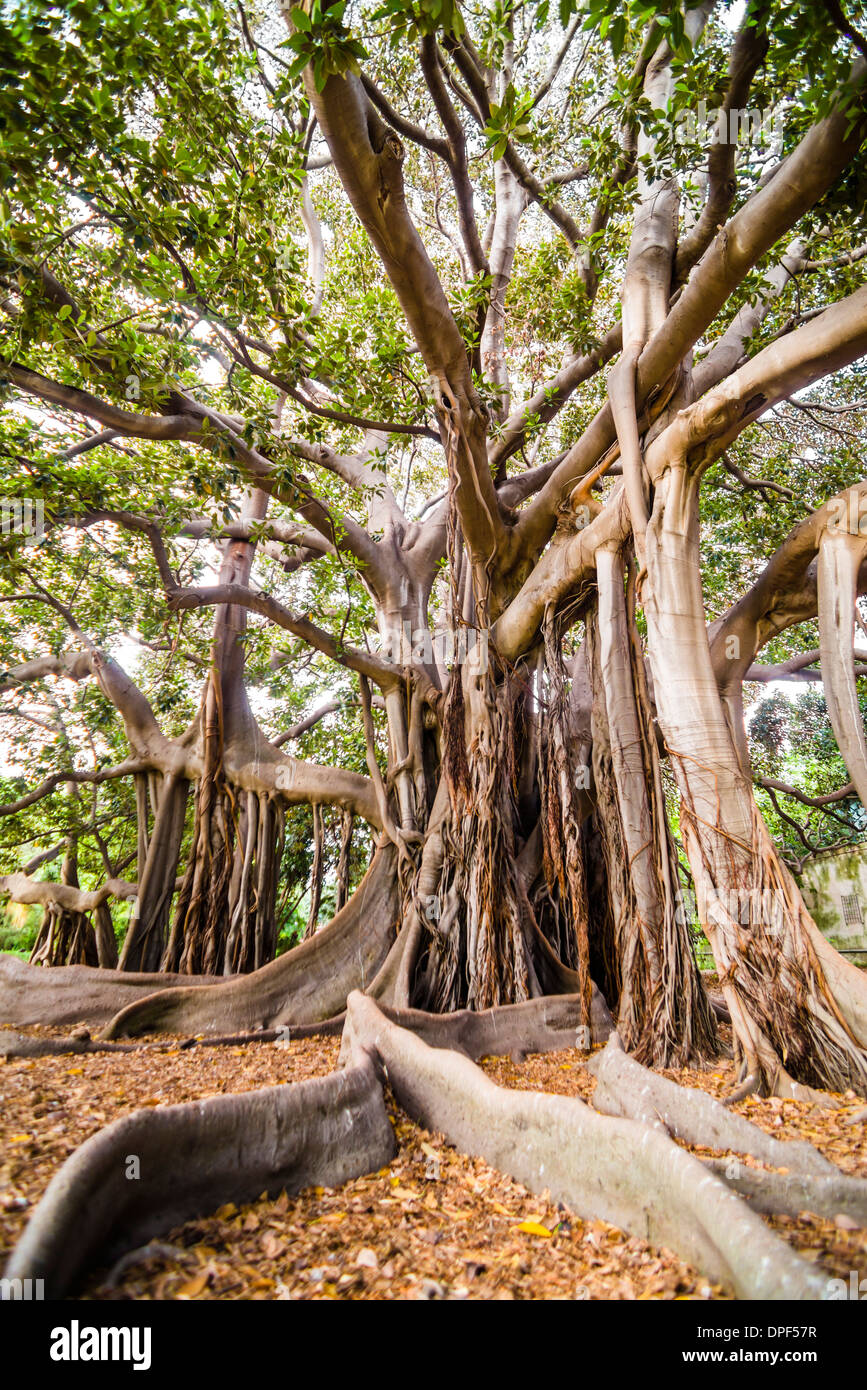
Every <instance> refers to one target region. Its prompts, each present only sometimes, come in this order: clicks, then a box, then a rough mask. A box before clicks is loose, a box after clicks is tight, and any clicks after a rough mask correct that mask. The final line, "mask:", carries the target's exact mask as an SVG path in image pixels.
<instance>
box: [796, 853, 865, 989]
mask: <svg viewBox="0 0 867 1390" xmlns="http://www.w3.org/2000/svg"><path fill="white" fill-rule="evenodd" d="M799 882H800V887H801V891H802V893H803V894H804V901H805V902H806V904H807V907H808V908H809V909H810V912H811V913H812V914H813V918H814V920H815V922H816V925H817V926H818V927H819V929H820V930H821V932H822V933H823V935H824V936H826V937H827V938H828V940H829V941H830V942H831V945H832V946H836V948H837V950H838V951H844V952H845V953H846V959H847V960H850V961H852V962H853V963H854V964H855V965H867V841H865V842H863V843H861V844H857V845H846V846H844V847H842V848H840V849H831V850H822V851H820V852H819V853H818V854H814V855H811V857H810V858H809V859H808V860H807V862H806V863H805V864H804V866H803V869H802V871H801V875H800V879H799ZM853 953H854V954H853Z"/></svg>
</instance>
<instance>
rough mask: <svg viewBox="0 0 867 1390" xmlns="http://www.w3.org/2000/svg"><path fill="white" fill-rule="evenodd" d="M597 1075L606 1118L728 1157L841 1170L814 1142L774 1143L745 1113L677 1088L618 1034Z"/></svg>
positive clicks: (598, 1062)
mask: <svg viewBox="0 0 867 1390" xmlns="http://www.w3.org/2000/svg"><path fill="white" fill-rule="evenodd" d="M588 1070H589V1071H591V1072H592V1073H593V1075H594V1076H595V1077H596V1091H595V1093H594V1096H593V1104H594V1106H595V1107H596V1109H597V1110H600V1111H602V1112H603V1113H604V1114H606V1115H620V1116H623V1117H624V1118H626V1119H630V1120H639V1121H640V1122H641V1123H642V1124H646V1125H649V1126H650V1127H651V1128H652V1129H655V1130H657V1131H659V1132H664V1133H666V1134H669V1135H670V1136H671V1138H672V1139H680V1140H681V1141H682V1142H683V1143H685V1144H699V1145H704V1146H705V1147H707V1148H711V1149H721V1150H722V1151H723V1152H724V1153H737V1154H747V1155H749V1156H750V1157H751V1158H755V1159H757V1160H758V1161H759V1162H760V1163H767V1164H770V1165H771V1166H772V1167H774V1168H787V1169H788V1170H789V1172H790V1173H800V1174H808V1175H813V1176H816V1177H823V1176H824V1177H831V1176H835V1177H839V1176H840V1173H839V1170H838V1169H837V1168H836V1167H835V1166H834V1164H833V1163H831V1162H829V1160H828V1159H827V1158H825V1157H824V1156H823V1155H822V1154H820V1153H819V1150H818V1149H815V1148H814V1147H813V1145H812V1144H808V1143H805V1142H804V1141H801V1140H781V1139H774V1138H773V1137H772V1136H771V1135H770V1134H766V1133H765V1131H764V1130H763V1129H759V1127H758V1125H754V1124H752V1123H751V1122H750V1121H749V1120H747V1119H745V1118H744V1116H743V1115H737V1114H733V1113H732V1112H731V1111H730V1110H728V1109H726V1107H725V1106H724V1105H722V1104H721V1103H720V1102H719V1101H718V1100H714V1098H713V1096H709V1095H708V1094H707V1092H706V1091H699V1090H693V1089H692V1088H691V1087H688V1086H679V1085H678V1084H677V1082H675V1081H669V1080H668V1079H667V1078H666V1077H664V1076H660V1075H658V1073H656V1072H652V1071H649V1070H648V1069H647V1067H643V1066H642V1065H641V1063H640V1062H636V1061H635V1059H634V1058H633V1057H630V1056H628V1055H627V1053H625V1052H624V1051H623V1048H622V1046H621V1043H620V1039H619V1037H618V1036H617V1034H616V1033H614V1034H612V1036H611V1037H610V1038H609V1040H608V1045H607V1046H606V1047H605V1048H604V1049H603V1050H602V1051H601V1052H599V1053H597V1054H596V1056H595V1057H593V1058H592V1059H591V1061H590V1062H589V1063H588Z"/></svg>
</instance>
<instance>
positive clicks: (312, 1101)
mask: <svg viewBox="0 0 867 1390" xmlns="http://www.w3.org/2000/svg"><path fill="white" fill-rule="evenodd" d="M394 1152H395V1141H394V1134H393V1132H392V1128H391V1125H390V1123H389V1120H388V1117H387V1115H386V1111H385V1104H384V1100H383V1095H382V1089H381V1086H380V1083H379V1081H378V1079H377V1077H376V1074H375V1072H374V1068H373V1066H372V1065H371V1063H370V1062H368V1061H365V1059H363V1058H362V1059H360V1061H359V1063H358V1065H356V1066H353V1067H352V1068H350V1069H349V1070H347V1071H343V1072H334V1073H332V1074H331V1075H330V1076H327V1077H323V1078H318V1077H317V1078H315V1079H314V1080H311V1081H302V1082H299V1083H297V1084H296V1085H294V1086H271V1087H267V1088H265V1089H263V1090H259V1091H247V1092H245V1093H242V1094H240V1095H230V1096H216V1097H213V1098H211V1099H210V1100H206V1101H193V1102H191V1103H189V1104H186V1105H172V1106H166V1107H165V1108H162V1109H158V1110H140V1111H136V1112H135V1113H134V1114H132V1115H130V1116H127V1117H125V1118H124V1119H121V1120H117V1121H116V1122H115V1123H114V1124H112V1125H109V1126H108V1127H107V1128H106V1129H103V1130H100V1131H99V1133H98V1134H95V1135H94V1136H93V1137H92V1138H91V1139H88V1140H87V1141H86V1142H85V1143H84V1144H82V1146H81V1148H79V1149H77V1150H76V1151H75V1153H74V1154H73V1155H72V1156H71V1158H69V1159H68V1160H67V1161H66V1163H64V1164H63V1167H62V1168H61V1169H60V1170H59V1172H58V1173H57V1174H56V1175H55V1177H54V1178H53V1179H52V1181H51V1183H50V1185H49V1187H48V1189H47V1190H46V1192H45V1195H44V1197H43V1198H42V1201H41V1202H40V1203H39V1205H38V1207H37V1208H36V1211H35V1212H34V1214H33V1217H32V1218H31V1221H30V1223H29V1225H28V1226H27V1229H26V1230H25V1233H24V1235H23V1237H22V1239H21V1240H20V1241H19V1243H18V1245H17V1246H16V1248H15V1251H14V1252H13V1255H12V1258H11V1260H10V1262H9V1265H8V1267H7V1270H6V1275H7V1277H8V1278H10V1279H37V1278H41V1279H45V1281H46V1291H47V1294H48V1296H49V1297H50V1298H60V1297H62V1296H63V1294H64V1293H65V1292H66V1291H67V1290H68V1289H69V1287H70V1286H71V1284H72V1283H73V1282H74V1280H75V1279H76V1277H77V1276H78V1274H79V1273H80V1272H81V1271H82V1270H83V1269H84V1268H86V1267H87V1266H88V1265H91V1264H93V1263H94V1261H95V1260H96V1259H104V1260H114V1259H116V1258H117V1257H118V1256H119V1255H120V1254H122V1253H123V1252H124V1251H126V1250H130V1249H133V1248H135V1247H137V1246H140V1245H142V1244H143V1243H144V1242H146V1241H147V1240H148V1239H150V1237H152V1236H155V1235H159V1234H161V1233H163V1232H166V1231H169V1230H171V1229H172V1227H173V1226H176V1225H177V1224H178V1223H179V1222H181V1221H183V1220H185V1219H187V1218H188V1217H191V1216H197V1215H202V1214H205V1213H207V1212H210V1211H214V1210H215V1209H216V1208H218V1207H219V1206H220V1205H221V1204H222V1203H223V1202H226V1201H228V1200H229V1199H233V1200H236V1201H238V1200H247V1201H250V1200H252V1199H253V1198H254V1197H256V1196H258V1195H259V1194H260V1193H264V1192H268V1193H271V1194H272V1195H276V1194H278V1193H279V1192H281V1191H283V1190H284V1189H285V1190H286V1191H287V1192H297V1191H299V1190H300V1189H301V1188H303V1187H305V1186H307V1185H308V1184H310V1183H323V1184H327V1185H329V1186H336V1185H337V1184H338V1183H341V1182H344V1181H346V1180H347V1179H348V1178H352V1177H357V1176H359V1175H360V1174H362V1173H368V1172H370V1171H371V1170H372V1169H375V1168H378V1167H380V1166H381V1165H382V1164H383V1163H386V1162H387V1161H388V1160H389V1159H390V1158H391V1157H392V1155H393V1154H394ZM131 1160H136V1161H137V1163H138V1172H137V1180H135V1181H133V1180H131V1174H130V1167H129V1165H130V1162H131Z"/></svg>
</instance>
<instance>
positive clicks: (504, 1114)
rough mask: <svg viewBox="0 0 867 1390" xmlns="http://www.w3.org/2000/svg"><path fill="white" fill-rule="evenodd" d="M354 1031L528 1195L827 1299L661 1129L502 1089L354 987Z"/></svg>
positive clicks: (461, 1140) (750, 1288) (782, 1290)
mask: <svg viewBox="0 0 867 1390" xmlns="http://www.w3.org/2000/svg"><path fill="white" fill-rule="evenodd" d="M347 1035H348V1038H349V1048H350V1056H351V1058H352V1059H353V1061H356V1062H357V1060H358V1059H360V1058H361V1057H363V1056H364V1055H368V1056H370V1057H371V1058H373V1059H378V1060H379V1061H380V1062H381V1063H382V1064H383V1065H384V1066H385V1068H386V1071H387V1073H388V1080H389V1084H390V1086H391V1088H392V1090H393V1092H394V1095H395V1097H396V1099H397V1101H398V1102H399V1104H400V1105H401V1106H403V1108H404V1109H405V1110H406V1111H407V1113H408V1114H409V1115H410V1116H411V1117H412V1118H413V1119H414V1120H416V1121H418V1122H419V1123H420V1124H423V1125H425V1126H426V1127H427V1128H428V1129H432V1130H435V1131H439V1132H440V1133H442V1134H444V1135H445V1137H446V1139H447V1140H448V1141H449V1142H450V1143H452V1144H454V1145H455V1147H456V1148H458V1149H460V1150H462V1151H463V1152H465V1153H468V1154H472V1155H474V1156H478V1157H481V1158H484V1159H485V1160H486V1161H487V1162H488V1163H491V1164H492V1165H493V1166H494V1167H496V1168H499V1169H500V1171H501V1172H504V1173H508V1174H509V1175H511V1176H512V1177H513V1178H515V1179H517V1180H518V1181H519V1182H522V1183H524V1184H525V1185H526V1186H527V1187H528V1188H530V1189H531V1191H534V1192H541V1191H543V1190H547V1191H549V1192H550V1194H551V1196H552V1198H553V1199H554V1200H555V1201H562V1202H563V1203H564V1204H566V1205H567V1206H568V1207H569V1208H570V1209H571V1210H572V1211H573V1212H575V1213H576V1214H577V1215H578V1216H581V1217H584V1218H588V1219H593V1218H601V1219H602V1220H605V1221H609V1222H611V1223H612V1224H614V1225H616V1226H619V1227H621V1229H623V1230H626V1231H629V1232H631V1233H633V1234H635V1235H639V1236H641V1237H642V1238H643V1239H645V1240H648V1241H651V1242H652V1243H653V1244H655V1245H663V1246H666V1247H668V1248H669V1249H671V1250H673V1251H675V1252H676V1253H677V1254H678V1255H679V1256H680V1258H682V1259H684V1260H687V1261H688V1262H689V1263H691V1264H692V1265H693V1266H695V1267H696V1268H698V1269H700V1270H701V1271H702V1272H703V1273H704V1274H706V1275H707V1276H709V1277H710V1278H711V1279H714V1280H716V1281H718V1282H720V1283H722V1284H724V1285H726V1286H728V1287H730V1288H733V1289H734V1291H735V1292H736V1293H737V1294H738V1296H739V1297H741V1298H752V1299H822V1298H825V1297H828V1296H829V1281H828V1279H827V1278H826V1277H824V1276H823V1275H821V1274H820V1273H818V1272H817V1271H816V1270H814V1269H812V1268H811V1267H810V1266H809V1265H808V1264H807V1263H806V1262H805V1261H804V1260H802V1259H801V1258H800V1257H799V1256H798V1255H796V1254H795V1253H794V1251H792V1250H791V1249H790V1248H789V1247H788V1246H787V1245H786V1244H785V1242H783V1241H782V1240H780V1239H779V1238H778V1237H776V1236H775V1235H773V1234H772V1233H771V1231H769V1230H768V1228H767V1227H766V1226H765V1224H764V1223H763V1221H762V1220H761V1218H760V1217H759V1216H757V1215H756V1214H755V1213H754V1212H752V1211H750V1209H749V1207H748V1206H747V1205H746V1203H745V1202H743V1201H742V1200H741V1199H740V1198H739V1197H738V1196H737V1195H736V1194H735V1193H734V1192H733V1191H731V1190H730V1188H728V1187H727V1186H726V1184H725V1183H723V1182H721V1181H720V1180H719V1179H718V1178H717V1177H716V1176H715V1174H713V1173H711V1172H709V1171H708V1170H707V1168H706V1167H705V1166H704V1164H702V1163H701V1162H700V1161H699V1160H698V1159H697V1158H694V1157H693V1156H692V1155H691V1154H689V1153H687V1152H686V1151H685V1150H684V1149H681V1148H679V1147H678V1146H677V1144H675V1143H674V1142H673V1141H672V1140H671V1139H670V1138H668V1136H667V1135H666V1134H664V1133H661V1132H660V1131H659V1129H657V1128H651V1127H650V1126H649V1125H646V1124H636V1123H635V1122H634V1121H632V1120H622V1119H615V1118H611V1117H608V1116H603V1115H599V1114H597V1113H596V1112H595V1111H594V1110H591V1109H590V1107H589V1106H587V1105H585V1104H584V1102H583V1101H580V1100H577V1099H575V1098H572V1097H566V1096H555V1095H545V1094H540V1093H539V1092H527V1091H512V1090H507V1089H505V1088H503V1087H500V1086H497V1085H495V1084H494V1082H492V1081H491V1080H489V1078H488V1077H487V1076H486V1075H485V1073H484V1072H483V1071H481V1070H480V1069H479V1068H478V1067H476V1066H475V1065H474V1063H473V1062H471V1061H470V1060H469V1059H468V1058H467V1057H463V1056H461V1055H460V1054H459V1053H457V1052H456V1051H454V1050H451V1049H447V1050H440V1049H436V1048H431V1047H429V1046H428V1045H427V1043H425V1042H423V1041H422V1039H421V1038H419V1037H416V1036H415V1034H414V1033H412V1032H410V1031H408V1030H407V1029H405V1028H401V1027H399V1026H398V1025H396V1024H395V1023H392V1022H391V1021H390V1020H389V1019H388V1018H386V1016H385V1015H384V1014H383V1013H382V1011H381V1010H380V1009H378V1008H377V1006H376V1004H375V1003H374V1002H373V1000H371V999H368V998H366V997H365V996H364V995H361V994H358V993H353V994H352V995H350V997H349V1000H348V1001H347V1022H346V1033H345V1034H344V1036H345V1037H346V1036H347Z"/></svg>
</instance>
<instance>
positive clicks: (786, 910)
mask: <svg viewBox="0 0 867 1390" xmlns="http://www.w3.org/2000/svg"><path fill="white" fill-rule="evenodd" d="M645 612H646V615H647V624H648V645H649V652H650V659H651V663H652V667H653V676H654V692H655V696H656V704H657V710H658V713H659V720H660V725H661V728H662V731H663V735H664V737H665V742H666V746H667V749H668V752H669V756H670V759H671V763H672V768H673V770H674V773H675V776H676V778H677V783H678V788H679V790H680V795H681V825H682V827H683V834H684V845H685V848H686V852H687V855H688V857H689V862H690V867H691V869H692V873H693V877H694V880H695V885H696V893H697V897H698V907H699V913H700V916H701V921H702V924H703V926H704V928H705V931H706V932H707V934H708V937H709V940H710V943H711V946H712V948H713V952H714V958H715V960H716V963H717V968H718V970H719V974H720V980H721V984H722V987H723V991H724V994H725V998H726V1002H727V1004H728V1007H729V1010H730V1012H731V1016H732V1022H733V1025H734V1031H735V1037H736V1039H737V1044H738V1049H739V1054H740V1060H741V1071H742V1076H743V1078H744V1079H745V1081H748V1082H749V1084H750V1085H756V1086H761V1087H762V1088H764V1089H766V1090H770V1091H772V1092H774V1093H776V1094H781V1095H792V1094H798V1093H799V1087H798V1085H797V1084H796V1081H795V1080H793V1078H797V1081H800V1082H806V1083H808V1084H812V1085H817V1086H826V1087H830V1088H831V1089H833V1090H845V1089H846V1088H847V1087H849V1086H857V1087H858V1088H859V1089H861V1090H863V1089H864V1088H865V1086H867V1057H865V1053H864V1050H863V1049H864V1046H865V1044H867V1011H864V1009H863V1005H861V1004H859V1002H858V1001H857V999H853V998H852V995H854V994H855V990H854V989H852V990H851V992H850V994H849V995H847V994H845V993H844V991H843V990H842V989H840V990H837V988H836V987H837V978H836V977H837V976H838V975H840V976H843V975H845V973H846V972H844V971H841V970H840V969H839V967H838V966H837V965H836V960H837V959H839V958H838V957H837V956H836V952H835V953H834V956H833V958H832V957H831V955H830V952H827V951H820V949H819V948H818V947H817V940H816V938H817V937H818V936H819V933H818V931H817V930H816V928H815V925H814V923H813V922H812V921H811V919H810V917H809V913H808V912H807V909H806V907H805V906H804V903H803V900H802V898H801V895H800V892H799V890H798V888H797V886H796V885H795V883H794V881H793V880H792V877H791V875H790V874H789V872H788V871H787V869H786V868H785V866H784V865H783V864H782V863H781V862H780V859H779V856H778V855H777V853H776V850H775V849H774V846H773V844H772V842H771V838H770V835H769V834H768V831H767V828H766V826H765V824H764V822H763V821H762V818H761V816H760V814H759V811H758V808H757V806H756V803H755V798H754V796H753V792H752V785H751V783H750V782H749V780H748V779H747V776H746V774H745V772H744V769H743V768H742V766H741V763H740V761H739V758H738V754H737V749H736V744H735V739H734V737H733V735H732V730H731V728H730V727H729V725H728V723H727V721H726V717H725V711H724V707H723V703H722V700H721V698H720V694H719V687H718V685H717V681H716V678H715V675H714V671H713V667H712V664H711V659H710V648H709V645H708V639H707V631H706V625H705V617H704V604H703V598H702V590H701V577H700V570H699V555H698V483H697V479H696V477H695V475H694V473H691V472H690V471H689V469H688V468H687V467H686V465H685V464H682V463H679V462H675V463H673V464H672V465H671V467H670V468H669V469H668V470H667V471H666V472H665V474H664V475H663V477H662V478H661V479H660V480H659V482H658V485H657V489H656V496H655V501H654V508H653V515H652V518H651V523H650V525H649V527H648V530H647V584H646V598H645ZM823 957H824V959H825V961H827V962H828V963H829V965H830V966H831V971H833V972H834V973H830V971H828V970H826V968H825V965H824V964H823ZM856 973H857V972H856ZM858 993H859V994H861V995H862V997H863V982H861V990H859V991H858Z"/></svg>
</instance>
